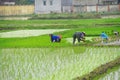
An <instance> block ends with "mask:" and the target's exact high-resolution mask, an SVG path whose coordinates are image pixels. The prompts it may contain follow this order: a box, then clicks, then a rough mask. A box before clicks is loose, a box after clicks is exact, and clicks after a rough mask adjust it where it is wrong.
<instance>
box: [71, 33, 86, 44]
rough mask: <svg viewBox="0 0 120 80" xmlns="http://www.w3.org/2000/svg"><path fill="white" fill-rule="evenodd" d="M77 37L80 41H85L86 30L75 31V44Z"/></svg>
mask: <svg viewBox="0 0 120 80" xmlns="http://www.w3.org/2000/svg"><path fill="white" fill-rule="evenodd" d="M76 39H77V40H78V42H80V41H85V32H75V33H74V34H73V44H75V41H76Z"/></svg>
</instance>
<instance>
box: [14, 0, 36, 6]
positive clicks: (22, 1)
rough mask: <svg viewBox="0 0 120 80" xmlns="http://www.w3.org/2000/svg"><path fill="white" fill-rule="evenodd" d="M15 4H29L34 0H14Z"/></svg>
mask: <svg viewBox="0 0 120 80" xmlns="http://www.w3.org/2000/svg"><path fill="white" fill-rule="evenodd" d="M15 4H16V5H30V4H34V0H15Z"/></svg>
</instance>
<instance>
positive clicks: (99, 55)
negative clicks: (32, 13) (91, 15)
mask: <svg viewBox="0 0 120 80" xmlns="http://www.w3.org/2000/svg"><path fill="white" fill-rule="evenodd" d="M33 29H34V30H35V29H36V30H43V29H44V30H48V29H69V30H66V31H61V32H55V33H54V34H60V35H62V41H61V43H51V42H50V37H49V36H48V34H44V35H39V36H32V37H21V38H19V37H18V38H16V37H11V38H10V37H9V38H0V64H1V65H0V80H72V79H73V78H75V77H78V76H82V75H84V74H87V73H89V72H91V71H92V70H94V69H95V68H96V67H98V66H100V65H102V64H105V63H107V62H109V61H112V60H114V59H116V58H118V57H120V54H119V52H120V48H119V47H109V46H107V47H92V46H91V45H88V44H92V42H89V41H86V42H85V43H80V46H73V45H72V44H71V43H69V42H68V41H67V40H66V39H67V38H72V35H73V33H74V32H75V31H84V32H86V36H87V37H96V36H97V37H99V35H100V33H101V32H102V31H105V32H106V33H107V34H108V36H109V37H111V36H113V33H112V30H116V31H119V32H120V18H116V19H84V20H82V19H70V20H67V19H64V20H25V21H22V20H16V21H15V20H10V21H8V20H1V21H0V32H1V33H3V32H4V33H5V32H11V31H16V30H33ZM86 45H88V46H86Z"/></svg>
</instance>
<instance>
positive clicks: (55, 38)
mask: <svg viewBox="0 0 120 80" xmlns="http://www.w3.org/2000/svg"><path fill="white" fill-rule="evenodd" d="M50 38H51V42H60V41H61V36H59V35H53V34H50Z"/></svg>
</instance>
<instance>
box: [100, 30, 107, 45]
mask: <svg viewBox="0 0 120 80" xmlns="http://www.w3.org/2000/svg"><path fill="white" fill-rule="evenodd" d="M100 37H101V38H102V43H103V42H104V40H106V43H107V41H108V36H107V34H106V33H104V32H102V33H101V35H100Z"/></svg>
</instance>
